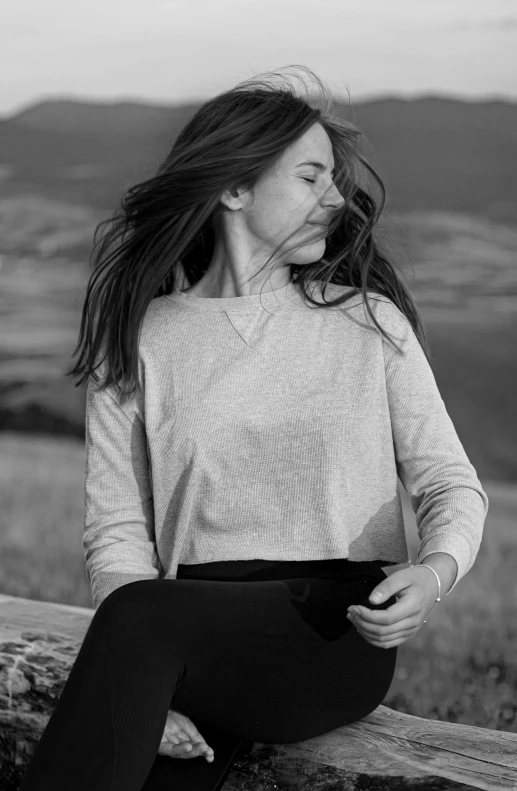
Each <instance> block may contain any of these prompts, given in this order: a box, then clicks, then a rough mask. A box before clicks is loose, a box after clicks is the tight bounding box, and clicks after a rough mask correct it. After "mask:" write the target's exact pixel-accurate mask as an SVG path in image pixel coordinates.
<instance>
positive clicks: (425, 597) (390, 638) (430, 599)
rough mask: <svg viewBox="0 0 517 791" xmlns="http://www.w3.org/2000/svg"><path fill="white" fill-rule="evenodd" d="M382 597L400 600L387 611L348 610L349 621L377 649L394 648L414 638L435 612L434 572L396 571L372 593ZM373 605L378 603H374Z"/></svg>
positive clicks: (370, 597) (355, 606)
mask: <svg viewBox="0 0 517 791" xmlns="http://www.w3.org/2000/svg"><path fill="white" fill-rule="evenodd" d="M376 591H378V592H379V593H382V594H383V599H382V601H386V600H387V599H389V598H391V596H396V598H397V601H396V603H395V604H392V605H391V606H390V607H388V608H387V609H386V610H370V609H369V608H368V607H363V606H362V605H360V604H354V605H351V606H350V607H349V608H348V612H349V615H347V618H348V619H349V620H350V621H351V622H352V623H353V624H354V626H355V627H356V629H357V631H358V632H359V633H360V634H361V635H362V636H363V637H364V639H365V640H367V641H368V642H369V643H371V644H372V645H375V646H377V647H378V648H393V647H394V646H397V645H400V644H401V643H404V642H405V641H406V640H409V638H410V637H413V636H414V635H415V634H416V633H417V632H418V630H419V629H420V627H421V626H422V624H423V622H424V619H426V618H427V616H428V615H429V613H430V612H431V610H432V609H433V607H434V605H435V602H436V597H437V595H438V585H437V582H436V578H435V576H434V574H433V572H432V571H430V570H429V571H425V572H423V571H420V569H418V570H415V569H414V568H407V569H401V570H400V571H394V572H393V574H391V575H390V576H389V577H387V579H385V580H382V582H380V583H379V584H378V585H376V587H375V588H374V589H373V590H372V592H371V593H370V595H369V597H368V599H369V600H370V601H372V594H374V593H375V592H376ZM372 604H378V602H376V601H374V600H373V601H372Z"/></svg>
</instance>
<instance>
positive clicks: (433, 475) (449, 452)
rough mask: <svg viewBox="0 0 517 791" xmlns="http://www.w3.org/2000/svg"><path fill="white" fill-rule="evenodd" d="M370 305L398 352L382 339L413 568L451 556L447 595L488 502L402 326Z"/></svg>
mask: <svg viewBox="0 0 517 791" xmlns="http://www.w3.org/2000/svg"><path fill="white" fill-rule="evenodd" d="M378 304H379V306H380V307H379V309H378V313H377V320H378V322H379V324H381V326H382V327H383V329H385V330H386V332H388V334H390V335H391V336H392V337H393V339H394V341H395V343H396V344H397V346H398V347H399V348H402V351H403V353H399V352H398V351H397V349H396V348H394V347H393V346H392V344H391V343H390V342H389V341H387V340H386V339H385V338H384V337H382V342H383V350H384V366H385V374H386V388H387V397H388V404H389V410H390V416H391V426H392V433H393V444H394V450H395V458H396V465H397V474H398V476H399V478H400V480H401V482H402V485H403V486H404V488H405V489H406V491H407V493H408V495H409V497H410V500H411V505H412V507H413V511H414V512H415V517H416V523H417V528H418V535H419V538H420V544H419V548H418V556H417V563H420V562H422V561H423V559H424V558H425V557H426V555H429V554H431V553H434V552H447V553H448V554H449V555H452V557H453V558H454V559H455V560H456V563H457V564H458V571H457V574H456V578H455V580H454V582H453V584H452V586H451V588H450V590H449V593H452V590H453V589H454V588H455V587H456V585H457V583H458V582H459V580H460V579H461V578H462V577H463V576H464V575H465V574H466V573H467V572H468V571H469V570H470V568H471V567H472V565H473V563H474V560H475V558H476V555H477V553H478V550H479V547H480V545H481V539H482V535H483V527H484V523H485V519H486V515H487V513H488V505H489V502H488V497H487V495H486V493H485V492H484V490H483V489H482V487H481V483H480V481H479V479H478V477H477V475H476V471H475V469H474V467H473V466H472V464H471V463H470V461H469V459H468V457H467V455H466V453H465V450H464V448H463V445H462V444H461V442H460V440H459V438H458V435H457V433H456V430H455V428H454V425H453V423H452V420H451V418H450V417H449V415H448V413H447V410H446V408H445V404H444V402H443V399H442V397H441V395H440V392H439V390H438V386H437V384H436V380H435V377H434V374H433V371H432V369H431V366H430V365H429V363H428V361H427V358H426V356H425V354H424V351H423V349H422V347H421V346H420V343H419V341H418V338H417V336H416V334H415V332H414V331H413V328H412V326H411V324H410V322H409V321H408V319H407V318H406V316H405V315H404V314H403V313H402V312H401V311H400V310H399V309H398V308H397V306H396V305H395V304H394V303H393V302H391V300H387V301H386V302H385V301H379V303H378Z"/></svg>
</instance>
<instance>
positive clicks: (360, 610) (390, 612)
mask: <svg viewBox="0 0 517 791" xmlns="http://www.w3.org/2000/svg"><path fill="white" fill-rule="evenodd" d="M349 612H351V613H352V615H359V616H360V617H361V618H362V620H364V621H367V622H368V623H373V624H381V625H384V626H390V625H391V624H396V623H399V622H400V621H402V620H404V619H405V618H412V617H415V616H416V615H417V614H418V608H417V605H416V604H413V605H411V604H410V603H409V602H407V601H405V602H397V603H396V604H392V605H391V607H388V608H387V609H386V610H370V609H369V608H368V607H363V606H362V605H361V604H354V605H353V607H350V608H349Z"/></svg>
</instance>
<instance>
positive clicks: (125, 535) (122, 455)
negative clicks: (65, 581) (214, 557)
mask: <svg viewBox="0 0 517 791" xmlns="http://www.w3.org/2000/svg"><path fill="white" fill-rule="evenodd" d="M97 387H98V385H97V384H96V383H92V381H91V379H90V380H89V382H88V386H87V392H86V421H85V424H86V425H85V443H86V456H85V476H84V533H83V549H84V552H85V558H86V574H87V577H88V580H89V582H90V586H91V590H92V598H93V604H94V607H95V609H97V607H98V606H99V605H100V603H101V602H102V601H103V600H104V599H105V598H106V597H107V596H108V595H109V594H110V593H111V592H112V591H114V590H115V589H116V588H119V587H120V586H122V585H125V584H127V583H129V582H136V581H137V580H144V579H156V578H157V577H158V576H159V563H158V558H157V552H156V544H155V538H154V508H153V498H152V488H151V482H150V475H149V461H148V454H147V438H146V433H145V425H144V420H143V414H142V413H143V409H142V394H141V391H140V390H139V388H138V390H137V395H136V396H134V397H132V398H131V399H130V400H129V401H128V402H127V403H126V404H125V405H124V406H123V407H121V406H120V405H119V402H118V399H117V396H116V394H114V393H115V391H114V390H113V389H112V388H110V387H108V388H107V389H106V390H103V391H97V389H96V388H97Z"/></svg>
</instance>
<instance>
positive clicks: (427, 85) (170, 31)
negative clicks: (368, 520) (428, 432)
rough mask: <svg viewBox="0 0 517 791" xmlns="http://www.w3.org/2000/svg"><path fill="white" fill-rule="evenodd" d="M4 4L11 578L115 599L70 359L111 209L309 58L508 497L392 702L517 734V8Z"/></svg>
mask: <svg viewBox="0 0 517 791" xmlns="http://www.w3.org/2000/svg"><path fill="white" fill-rule="evenodd" d="M0 16H1V19H0V53H1V54H0V59H1V60H2V64H1V65H2V69H1V71H2V73H3V74H4V81H3V84H2V88H1V90H0V540H1V556H0V593H4V594H12V595H16V596H23V597H28V598H33V599H40V600H46V601H55V602H64V603H68V604H76V605H81V606H86V607H92V600H91V595H90V588H89V584H88V580H87V578H86V574H85V569H84V557H83V550H82V528H83V474H84V404H85V392H84V388H76V387H74V384H73V382H72V381H71V380H70V378H69V377H67V378H65V377H64V376H63V373H64V371H65V370H66V369H68V368H69V367H71V365H72V358H71V354H72V352H73V349H74V347H75V344H76V342H77V339H78V330H79V322H80V317H81V308H82V304H83V300H84V296H85V288H86V283H87V280H88V278H89V275H90V268H89V256H90V252H91V248H92V244H93V231H94V228H95V226H96V224H97V223H98V222H100V221H101V220H103V219H106V218H108V217H109V216H111V214H112V213H113V211H114V210H115V208H116V206H117V204H118V201H119V200H120V197H121V196H122V194H123V192H124V191H125V190H126V189H127V188H128V187H129V186H130V185H131V184H133V183H135V182H137V181H140V180H143V179H145V178H147V177H148V176H150V175H151V174H152V173H153V171H154V169H155V168H156V166H157V165H158V163H159V162H160V161H161V159H162V158H163V157H164V156H165V154H166V153H167V151H168V150H169V148H170V146H171V144H172V142H173V141H174V139H175V137H176V135H177V133H178V131H179V130H180V129H181V128H182V127H183V125H184V124H185V123H186V122H187V120H188V119H189V118H190V117H191V116H192V115H193V113H194V112H195V110H196V109H197V107H198V106H199V104H200V103H202V102H203V101H204V100H206V99H208V98H210V97H211V96H213V95H214V94H216V93H218V92H220V91H223V90H225V89H227V88H229V87H232V86H233V85H234V84H235V83H237V82H239V81H240V80H243V79H245V78H247V77H250V76H253V75H254V74H256V73H258V72H261V71H265V70H270V69H280V68H283V67H285V66H287V65H289V64H303V65H305V66H308V67H309V68H311V69H313V70H314V71H316V72H317V74H318V75H319V76H320V77H321V78H322V79H323V80H324V81H325V82H326V84H327V86H328V87H329V89H330V91H331V93H332V94H333V96H334V98H335V102H336V111H337V112H339V113H340V114H341V115H343V116H344V117H345V118H348V119H349V120H350V121H352V122H353V123H354V124H356V125H357V126H359V128H360V129H361V130H362V131H363V133H364V135H363V139H362V141H361V146H360V149H361V153H363V154H364V155H365V156H366V157H368V159H369V161H370V162H371V164H372V165H373V166H374V167H375V168H376V170H377V171H378V173H379V174H380V176H381V178H382V179H383V180H384V184H385V186H386V190H387V202H386V207H385V210H384V213H383V217H382V219H381V222H380V223H379V225H378V228H377V236H378V238H379V239H380V240H381V241H383V243H384V244H386V245H388V246H389V250H390V252H391V258H392V260H393V261H394V262H395V263H396V264H397V265H398V266H399V267H400V268H401V269H402V271H403V273H404V277H405V281H406V283H407V285H408V287H409V288H410V290H411V292H412V294H413V296H414V298H415V300H416V303H417V305H418V307H419V308H420V311H421V314H422V317H423V320H424V323H425V326H426V328H427V330H428V333H429V337H430V342H431V351H432V355H433V358H434V360H435V363H434V372H435V376H436V380H437V383H438V387H439V389H440V392H441V394H442V397H443V399H444V401H445V404H446V406H447V409H448V412H449V414H450V416H451V418H452V420H453V422H454V424H455V426H456V430H457V432H458V435H459V437H460V440H461V442H462V444H463V446H464V448H465V450H466V452H467V455H468V456H469V458H470V460H471V462H472V464H473V465H474V467H475V468H476V471H477V473H478V476H479V478H480V480H481V482H482V484H483V486H484V488H485V490H486V492H487V494H488V496H489V499H490V511H489V515H488V518H487V522H486V525H485V533H484V537H483V542H482V546H481V549H480V552H479V554H478V557H477V560H476V563H475V565H474V567H473V568H472V570H471V571H470V572H469V573H468V575H467V576H466V577H465V578H464V579H463V580H462V581H461V582H460V583H459V585H458V586H457V588H456V589H455V591H454V593H453V595H452V596H451V597H450V598H445V599H444V600H442V602H441V603H440V604H439V605H438V606H437V607H436V609H435V610H434V612H433V615H432V617H431V619H430V620H429V623H428V624H427V625H426V626H424V627H423V629H421V631H420V632H419V633H418V634H417V635H416V636H415V637H414V638H413V639H411V640H409V641H408V642H406V643H404V644H403V645H402V646H400V647H399V658H398V663H397V671H396V676H395V679H394V681H393V684H392V687H391V689H390V691H389V694H388V696H387V698H386V700H385V701H384V702H385V705H388V706H391V707H392V708H396V709H399V710H401V711H406V712H409V713H411V714H416V715H419V716H423V717H431V718H439V719H442V720H449V721H451V722H462V723H469V724H474V725H479V726H482V727H487V728H494V729H500V730H506V731H517V717H516V710H517V690H516V682H517V668H516V666H515V662H514V657H515V653H516V650H517V615H516V604H517V583H516V581H515V573H514V569H515V563H516V561H517V410H516V407H515V403H516V399H515V389H516V385H517V332H516V330H517V81H516V74H517V70H516V57H515V53H516V52H517V9H516V7H515V4H514V2H513V0H493V1H492V3H490V4H486V3H482V2H481V0H447V2H444V1H440V0H432V2H419V3H414V2H410V0H391V2H390V3H386V2H384V0H377V1H373V0H366V1H365V2H363V3H362V4H361V5H360V6H358V5H357V4H354V6H352V4H346V3H343V2H342V0H274V2H272V1H271V0H161V1H159V0H147V2H146V4H145V6H144V4H143V3H140V2H135V0H124V2H122V0H103V1H102V2H101V0H90V2H89V3H87V4H84V5H78V4H70V3H67V2H65V0H44V1H42V0H3V3H2V10H1V14H0ZM6 77H7V79H5V78H6ZM400 488H401V493H402V496H403V502H404V509H405V519H406V531H407V536H408V545H409V547H410V554H411V561H412V562H414V559H415V556H416V548H417V546H418V536H417V533H416V524H415V520H414V514H413V513H412V511H411V507H410V505H409V501H408V498H407V495H406V493H405V492H404V490H403V489H402V487H400ZM0 606H1V603H0Z"/></svg>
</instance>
